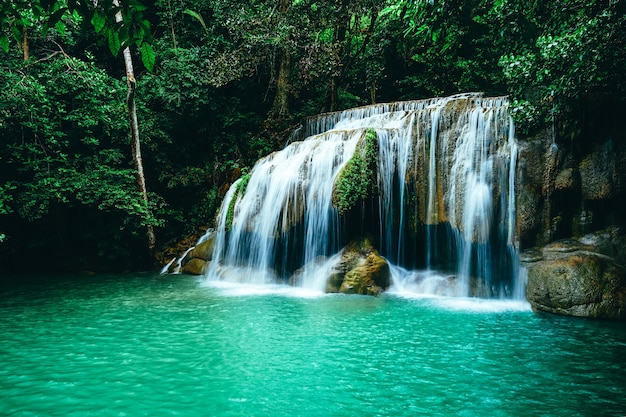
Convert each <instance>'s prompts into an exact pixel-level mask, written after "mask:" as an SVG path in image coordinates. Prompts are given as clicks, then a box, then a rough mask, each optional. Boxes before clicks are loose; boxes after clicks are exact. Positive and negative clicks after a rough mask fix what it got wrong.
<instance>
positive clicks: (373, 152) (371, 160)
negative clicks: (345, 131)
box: [332, 129, 378, 215]
mask: <svg viewBox="0 0 626 417" xmlns="http://www.w3.org/2000/svg"><path fill="white" fill-rule="evenodd" d="M377 164H378V141H377V135H376V131H375V130H374V129H368V130H367V131H366V132H365V133H364V134H363V136H362V137H361V138H360V139H359V142H358V143H357V146H356V150H355V152H354V155H353V156H352V158H350V160H349V161H348V162H346V164H345V165H344V167H343V168H342V169H341V171H340V172H339V174H338V175H337V178H336V180H335V184H334V185H333V195H332V201H333V206H334V207H335V208H336V209H337V211H338V212H339V214H340V215H344V214H346V213H348V212H349V211H350V210H352V209H353V208H354V207H355V206H356V205H357V203H359V202H360V201H363V200H365V199H366V198H367V197H370V196H371V195H372V194H373V191H374V184H375V183H376V181H375V179H376V172H377V171H376V169H377Z"/></svg>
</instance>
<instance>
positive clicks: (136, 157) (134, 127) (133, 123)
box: [113, 0, 156, 254]
mask: <svg viewBox="0 0 626 417" xmlns="http://www.w3.org/2000/svg"><path fill="white" fill-rule="evenodd" d="M113 4H115V6H119V2H118V1H117V0H115V1H114V2H113ZM115 20H116V21H117V22H121V21H122V13H121V12H117V14H116V15H115ZM122 53H123V55H124V66H125V67H126V81H127V83H128V94H127V95H126V105H127V106H128V117H129V119H130V134H131V142H130V146H131V150H132V154H133V163H134V164H135V173H136V174H135V175H136V177H137V185H138V187H139V192H140V193H141V198H143V201H144V202H145V203H146V205H147V204H148V190H147V188H146V179H145V176H144V172H143V161H142V159H141V142H140V140H139V123H138V122H137V109H136V107H135V88H136V87H137V82H136V81H135V71H134V69H133V58H132V56H131V54H130V48H128V47H127V48H124V50H123V51H122ZM146 235H147V238H148V250H149V251H150V253H151V254H152V253H154V248H155V246H156V237H155V235H154V228H153V227H152V225H150V224H149V225H147V226H146Z"/></svg>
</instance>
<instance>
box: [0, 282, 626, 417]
mask: <svg viewBox="0 0 626 417" xmlns="http://www.w3.org/2000/svg"><path fill="white" fill-rule="evenodd" d="M0 334H1V339H0V415H2V416H171V415H178V416H415V415H428V416H454V415H458V416H531V415H532V416H540V415H542V416H568V417H571V416H598V415H602V416H623V415H626V372H625V370H626V369H625V365H624V363H625V360H626V328H625V327H624V325H623V324H620V323H610V322H596V321H588V320H580V319H570V318H560V317H554V316H548V315H536V314H534V313H532V312H531V311H530V310H529V308H528V306H527V305H526V304H524V303H520V302H487V301H481V300H468V299H461V300H458V299H457V300H454V299H449V298H423V297H408V296H404V295H393V294H388V295H384V296H382V297H380V298H373V297H362V296H345V295H319V294H312V293H305V292H301V291H299V290H296V289H292V288H285V287H246V286H223V285H206V284H205V283H203V282H201V281H199V280H198V279H197V278H192V277H181V276H166V277H158V276H155V275H126V276H107V277H102V276H93V277H56V278H55V279H42V280H38V281H31V282H27V283H21V284H11V285H8V284H3V285H2V286H1V287H0Z"/></svg>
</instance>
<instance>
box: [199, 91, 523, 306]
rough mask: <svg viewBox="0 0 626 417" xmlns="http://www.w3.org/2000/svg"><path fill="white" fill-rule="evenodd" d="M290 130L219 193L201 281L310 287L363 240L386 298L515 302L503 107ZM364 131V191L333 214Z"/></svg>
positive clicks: (359, 117) (511, 167) (392, 107)
mask: <svg viewBox="0 0 626 417" xmlns="http://www.w3.org/2000/svg"><path fill="white" fill-rule="evenodd" d="M301 131H303V132H306V136H307V137H306V138H304V139H303V140H296V141H294V142H292V143H290V144H289V145H288V146H287V147H286V148H285V149H283V150H282V151H279V152H275V153H273V154H271V155H268V156H267V157H265V158H263V159H261V160H259V161H258V162H257V164H256V165H255V166H254V168H253V169H252V171H251V172H250V174H249V176H247V177H246V178H243V179H240V180H239V181H238V182H236V183H235V184H233V185H232V187H231V189H230V190H229V192H228V193H227V194H226V197H225V198H224V201H223V204H222V207H221V209H220V214H219V218H218V222H217V228H216V231H215V242H216V243H215V249H214V253H213V262H212V263H211V265H210V267H209V270H208V272H207V275H208V277H209V279H221V280H227V281H237V282H245V283H253V284H265V283H272V282H286V281H288V280H289V279H290V278H291V279H292V281H293V282H297V283H298V285H301V286H304V287H307V288H318V289H322V288H324V279H325V278H324V276H323V275H324V274H327V273H328V270H329V268H330V267H329V262H336V257H335V258H333V255H336V254H337V253H338V252H339V251H340V250H341V248H342V247H343V246H345V245H346V244H347V243H348V242H349V241H350V240H351V239H354V238H355V237H358V236H366V235H367V236H371V237H372V239H373V241H374V242H375V246H376V248H377V249H378V251H379V252H380V254H381V255H382V256H384V257H385V258H386V259H387V260H388V261H389V263H390V264H391V267H392V269H391V270H392V278H393V282H394V286H395V287H396V289H397V288H404V289H406V288H416V286H415V284H418V283H422V282H423V281H424V280H425V279H428V280H431V281H432V279H431V278H432V277H433V276H435V277H438V278H436V279H435V280H434V281H437V280H439V281H441V280H448V281H449V278H446V277H450V276H454V277H455V278H454V280H455V285H454V290H453V291H451V292H450V294H451V295H459V296H467V295H476V294H480V295H485V294H486V295H487V296H495V297H515V296H516V294H519V288H517V287H516V285H517V281H518V280H517V270H518V267H517V254H516V248H515V219H516V216H515V194H514V185H515V175H514V174H515V168H516V167H515V165H516V162H517V144H516V141H515V138H514V136H515V132H514V127H513V122H512V119H511V117H510V115H509V111H508V102H507V100H506V98H502V97H496V98H484V97H482V95H480V94H463V95H457V96H451V97H446V98H436V99H428V100H416V101H406V102H397V103H390V104H378V105H372V106H365V107H360V108H357V109H352V110H346V111H343V112H337V113H330V114H324V115H320V116H318V117H315V118H310V119H309V120H308V121H307V123H306V124H305V126H303V129H301ZM367 131H373V132H375V134H376V144H377V152H378V153H377V158H378V160H377V161H376V163H375V165H376V173H375V175H376V181H375V183H374V184H375V185H374V187H373V192H372V193H370V195H369V196H368V197H367V198H364V199H362V201H360V202H359V203H358V204H357V205H356V206H355V207H354V208H352V209H351V210H349V211H348V212H347V213H343V214H340V213H339V211H338V210H337V208H336V207H334V206H333V193H334V192H336V190H334V186H335V182H336V181H337V178H338V175H340V172H341V171H342V169H343V168H344V167H345V166H346V164H347V163H348V161H350V159H351V158H352V157H353V155H355V153H357V152H358V149H359V146H360V145H359V143H360V142H359V141H360V140H362V138H363V137H364V135H365V132H367ZM356 185H357V184H355V186H356ZM329 259H330V261H329ZM303 267H304V268H303ZM295 275H297V276H298V279H297V280H295V281H294V280H293V277H294V276H295ZM442 277H443V278H442ZM435 287H436V285H435ZM478 287H481V288H482V290H478V289H477V288H478ZM420 288H421V289H420V291H426V292H431V291H434V290H432V289H425V288H430V287H428V285H426V286H424V285H422V286H421V287H420Z"/></svg>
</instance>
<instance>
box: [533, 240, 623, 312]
mask: <svg viewBox="0 0 626 417" xmlns="http://www.w3.org/2000/svg"><path fill="white" fill-rule="evenodd" d="M619 242H621V243H619ZM625 244H626V239H625V237H624V235H623V233H621V232H618V231H617V229H613V230H611V231H609V232H607V231H605V232H600V233H595V234H592V235H587V236H585V237H583V238H581V239H575V240H563V241H557V242H554V243H551V244H549V245H547V246H545V247H544V248H542V250H541V252H540V253H539V252H538V251H534V252H533V255H534V256H528V257H525V256H522V259H523V260H525V261H526V262H524V265H525V267H526V268H527V270H528V285H527V287H526V296H527V298H528V301H529V302H530V303H531V305H532V307H533V309H535V310H538V311H546V312H549V313H554V314H561V315H568V316H575V317H589V318H601V319H613V320H626V268H625V267H624V264H623V253H622V252H623V249H622V248H624V245H625Z"/></svg>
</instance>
